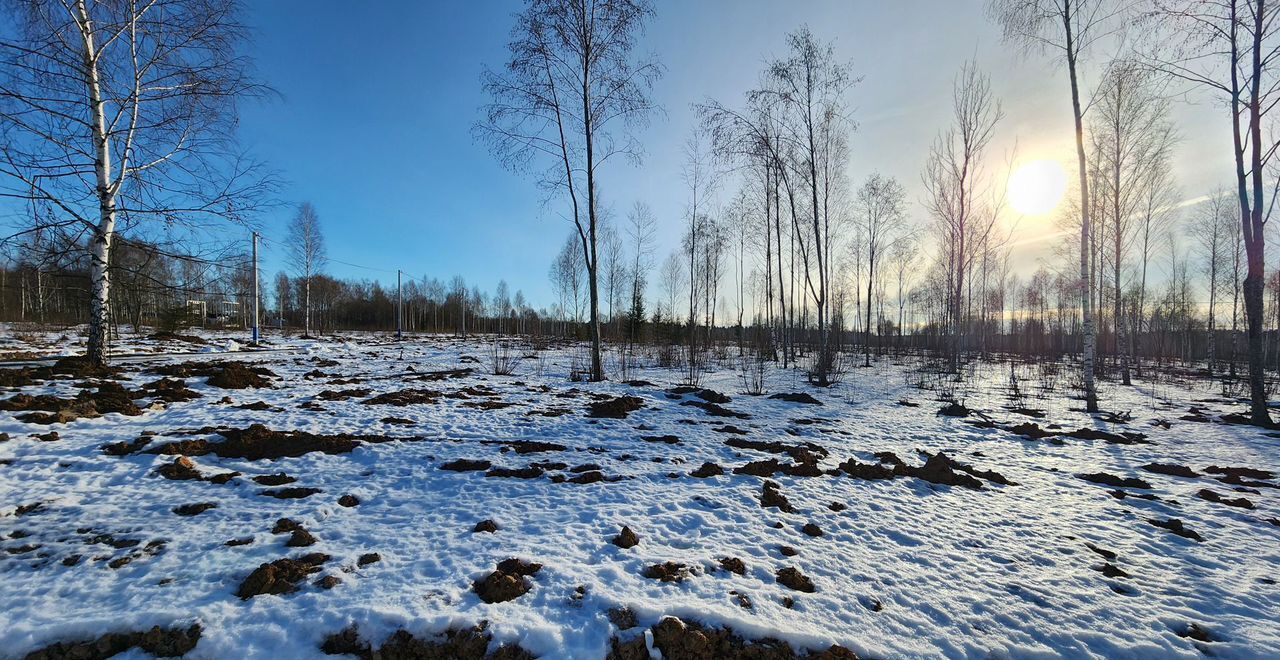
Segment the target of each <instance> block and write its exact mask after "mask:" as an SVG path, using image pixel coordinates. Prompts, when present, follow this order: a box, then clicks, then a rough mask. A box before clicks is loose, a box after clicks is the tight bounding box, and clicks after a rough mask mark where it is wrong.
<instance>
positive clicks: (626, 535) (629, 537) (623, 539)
mask: <svg viewBox="0 0 1280 660" xmlns="http://www.w3.org/2000/svg"><path fill="white" fill-rule="evenodd" d="M610 543H612V544H614V545H616V546H618V547H619V548H622V549H623V550H626V549H627V548H634V547H635V546H637V545H639V544H640V537H639V536H636V533H635V532H633V531H631V528H630V527H627V526H626V525H623V526H622V531H621V532H618V535H617V536H615V537H613V540H612V541H610Z"/></svg>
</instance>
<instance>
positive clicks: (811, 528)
mask: <svg viewBox="0 0 1280 660" xmlns="http://www.w3.org/2000/svg"><path fill="white" fill-rule="evenodd" d="M800 531H802V532H804V533H805V534H806V535H808V536H822V528H821V527H819V526H817V525H815V524H814V523H805V524H804V527H801V528H800Z"/></svg>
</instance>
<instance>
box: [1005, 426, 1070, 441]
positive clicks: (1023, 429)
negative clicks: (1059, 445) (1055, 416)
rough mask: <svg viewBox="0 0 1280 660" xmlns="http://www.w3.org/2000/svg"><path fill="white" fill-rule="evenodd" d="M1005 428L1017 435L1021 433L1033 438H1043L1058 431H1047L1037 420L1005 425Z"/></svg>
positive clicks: (1023, 435) (1051, 435) (1025, 436)
mask: <svg viewBox="0 0 1280 660" xmlns="http://www.w3.org/2000/svg"><path fill="white" fill-rule="evenodd" d="M1004 430H1006V431H1008V432H1010V433H1013V434H1015V435H1020V436H1022V437H1024V438H1031V439H1032V440H1043V439H1045V438H1051V437H1053V436H1055V435H1057V433H1054V432H1053V431H1047V430H1045V429H1042V428H1040V425H1039V424H1036V423H1035V422H1022V423H1021V424H1014V425H1012V426H1006V427H1004Z"/></svg>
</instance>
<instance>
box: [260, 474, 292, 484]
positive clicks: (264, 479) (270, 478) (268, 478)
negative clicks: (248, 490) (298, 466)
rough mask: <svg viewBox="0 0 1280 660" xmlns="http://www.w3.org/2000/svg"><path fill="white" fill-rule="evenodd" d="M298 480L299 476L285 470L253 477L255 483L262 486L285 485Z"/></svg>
mask: <svg viewBox="0 0 1280 660" xmlns="http://www.w3.org/2000/svg"><path fill="white" fill-rule="evenodd" d="M297 480H298V479H297V477H291V476H289V475H288V474H285V473H284V472H277V473H275V474H260V475H258V476H256V477H254V478H253V483H255V484H258V485H260V486H283V485H285V484H291V483H293V482H295V481H297Z"/></svg>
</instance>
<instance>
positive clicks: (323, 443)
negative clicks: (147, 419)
mask: <svg viewBox="0 0 1280 660" xmlns="http://www.w3.org/2000/svg"><path fill="white" fill-rule="evenodd" d="M216 432H217V433H218V434H219V435H221V436H222V437H223V438H225V440H223V441H222V442H211V441H209V440H180V441H177V442H170V443H167V444H163V445H160V446H159V447H156V448H154V449H151V450H150V452H149V453H153V454H183V455H187V456H204V455H205V454H214V455H215V456H220V457H222V458H244V459H248V460H262V459H271V458H285V457H289V458H293V457H298V456H302V455H305V454H309V453H312V452H321V453H325V454H345V453H347V452H350V451H351V450H353V449H355V448H356V447H358V446H359V445H360V441H361V440H364V441H368V442H382V441H386V440H389V438H386V437H385V436H355V435H350V434H347V433H343V434H339V435H315V434H313V433H307V432H306V431H273V430H271V429H268V428H267V427H265V426H263V425H262V424H253V425H251V426H249V427H248V428H245V429H218V430H217V431H216Z"/></svg>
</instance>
